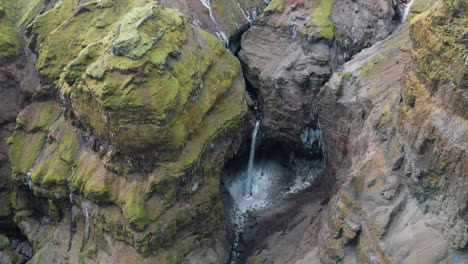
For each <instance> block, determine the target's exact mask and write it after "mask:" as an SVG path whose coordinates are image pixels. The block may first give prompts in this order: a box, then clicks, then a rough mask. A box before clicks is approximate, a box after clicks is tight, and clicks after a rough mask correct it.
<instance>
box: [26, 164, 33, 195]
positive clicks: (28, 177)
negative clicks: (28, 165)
mask: <svg viewBox="0 0 468 264" xmlns="http://www.w3.org/2000/svg"><path fill="white" fill-rule="evenodd" d="M31 171H32V169H30V170H29V171H28V173H26V177H25V178H24V184H25V185H27V186H28V187H29V190H31V191H32V188H33V182H32V179H31Z"/></svg>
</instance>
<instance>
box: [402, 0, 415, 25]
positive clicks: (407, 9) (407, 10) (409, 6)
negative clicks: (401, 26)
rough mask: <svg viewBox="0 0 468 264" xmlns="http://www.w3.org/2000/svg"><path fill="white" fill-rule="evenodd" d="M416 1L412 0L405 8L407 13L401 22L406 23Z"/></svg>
mask: <svg viewBox="0 0 468 264" xmlns="http://www.w3.org/2000/svg"><path fill="white" fill-rule="evenodd" d="M413 3H414V0H411V1H410V2H409V3H407V4H406V6H405V12H404V13H403V17H402V18H401V22H402V23H403V22H405V21H406V19H407V18H408V15H409V12H410V10H411V6H412V5H413Z"/></svg>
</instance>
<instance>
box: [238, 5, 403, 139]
mask: <svg viewBox="0 0 468 264" xmlns="http://www.w3.org/2000/svg"><path fill="white" fill-rule="evenodd" d="M394 15H395V11H394V9H393V8H392V4H391V3H390V2H389V1H345V2H342V1H338V2H335V1H325V0H323V1H312V2H311V1H272V2H271V3H270V5H269V6H268V7H267V8H266V9H265V14H264V15H262V16H261V17H260V19H259V22H257V23H256V25H254V26H253V27H252V28H251V29H250V30H249V31H247V32H246V33H245V34H244V35H243V37H242V49H241V51H240V52H239V58H240V60H241V62H242V63H243V65H244V66H245V75H246V79H247V81H248V82H250V83H251V84H252V85H253V87H255V88H254V92H255V93H257V94H258V97H259V100H260V108H261V109H262V111H263V125H264V126H265V127H266V129H265V131H266V134H267V137H269V138H274V139H277V140H282V141H288V142H291V143H296V144H297V143H298V141H300V138H299V137H300V135H301V134H302V132H303V129H304V120H306V119H307V117H308V116H309V115H310V113H311V112H312V109H313V105H314V104H316V102H317V101H318V100H319V99H318V98H317V93H318V91H319V89H320V88H321V87H322V86H323V85H324V84H325V83H326V82H327V80H328V79H329V78H330V76H331V74H332V72H333V71H334V70H335V69H336V68H337V67H338V66H339V65H341V64H342V63H343V62H345V61H346V60H348V59H349V58H351V56H352V55H354V54H356V53H357V52H358V51H359V50H362V49H363V48H365V47H368V46H370V45H371V44H373V43H375V42H376V41H378V40H381V39H383V38H385V37H386V36H388V35H389V34H390V33H391V32H392V31H393V30H394V29H395V26H396V24H395V21H394V20H393V18H394ZM266 47H268V48H266Z"/></svg>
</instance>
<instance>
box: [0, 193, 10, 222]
mask: <svg viewBox="0 0 468 264" xmlns="http://www.w3.org/2000/svg"><path fill="white" fill-rule="evenodd" d="M12 212H13V211H12V207H11V201H10V195H3V196H0V221H1V220H2V219H5V218H8V217H10V216H11V214H12Z"/></svg>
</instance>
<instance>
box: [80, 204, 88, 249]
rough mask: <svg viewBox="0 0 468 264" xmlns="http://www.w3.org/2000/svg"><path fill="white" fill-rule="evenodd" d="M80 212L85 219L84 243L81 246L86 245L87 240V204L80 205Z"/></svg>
mask: <svg viewBox="0 0 468 264" xmlns="http://www.w3.org/2000/svg"><path fill="white" fill-rule="evenodd" d="M81 206H82V210H83V215H84V217H85V230H84V242H83V244H86V242H87V241H88V238H89V211H88V207H89V204H88V203H87V202H86V201H85V202H83V203H82V204H81Z"/></svg>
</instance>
